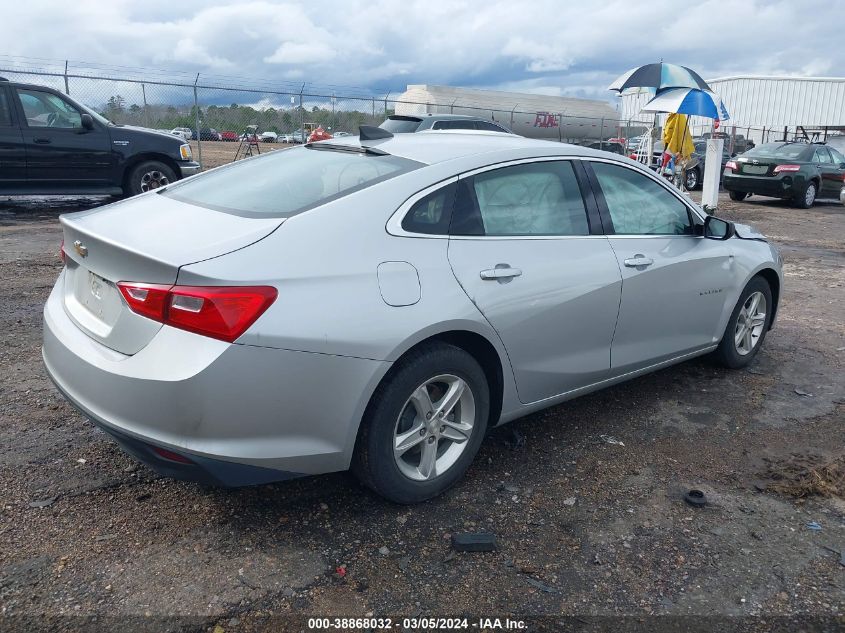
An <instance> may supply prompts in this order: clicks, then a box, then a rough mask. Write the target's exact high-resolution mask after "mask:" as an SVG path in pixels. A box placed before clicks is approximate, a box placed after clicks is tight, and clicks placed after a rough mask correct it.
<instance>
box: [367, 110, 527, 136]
mask: <svg viewBox="0 0 845 633" xmlns="http://www.w3.org/2000/svg"><path fill="white" fill-rule="evenodd" d="M379 127H380V128H382V129H383V130H387V131H388V132H391V133H392V134H403V133H407V132H422V131H423V130H485V131H487V132H504V133H505V134H510V133H511V131H510V130H509V129H507V128H506V127H504V126H503V125H499V124H498V123H496V122H495V121H491V120H489V119H484V118H482V117H476V116H468V115H465V114H423V115H420V116H407V115H402V114H391V115H390V116H389V117H387V120H385V121H384V123H382V124H381V125H380V126H379Z"/></svg>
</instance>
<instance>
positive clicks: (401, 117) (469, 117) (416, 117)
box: [387, 112, 498, 123]
mask: <svg viewBox="0 0 845 633" xmlns="http://www.w3.org/2000/svg"><path fill="white" fill-rule="evenodd" d="M387 118H388V119H393V120H396V121H424V120H426V119H437V120H438V121H490V119H488V118H485V117H483V116H477V115H474V114H434V113H432V112H428V113H426V114H391V115H390V116H388V117H387ZM490 122H491V123H498V122H497V121H490Z"/></svg>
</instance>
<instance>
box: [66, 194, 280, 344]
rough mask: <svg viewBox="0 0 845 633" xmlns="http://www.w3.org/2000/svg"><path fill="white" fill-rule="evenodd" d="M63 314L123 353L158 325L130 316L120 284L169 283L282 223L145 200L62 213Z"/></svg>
mask: <svg viewBox="0 0 845 633" xmlns="http://www.w3.org/2000/svg"><path fill="white" fill-rule="evenodd" d="M60 220H61V223H62V228H63V231H64V251H65V253H66V270H65V285H64V306H65V311H66V312H67V313H68V315H69V316H70V317H71V319H73V320H74V321H75V322H76V324H77V325H78V326H79V327H80V328H81V329H82V330H83V331H84V332H86V333H87V334H88V335H89V336H91V337H92V338H94V339H95V340H97V341H99V342H100V343H102V344H103V345H106V346H107V347H110V348H111V349H114V350H116V351H118V352H121V353H123V354H128V355H131V354H134V353H136V352H138V351H140V350H141V349H142V348H143V347H144V346H145V345H147V343H149V341H150V340H151V339H152V338H153V336H155V334H156V332H158V330H159V329H160V328H161V324H160V323H158V322H156V321H153V320H152V319H148V318H146V317H143V316H140V315H138V314H135V313H134V312H132V311H131V310H130V309H129V307H128V305H127V303H126V301H125V300H124V299H123V297H122V295H121V294H120V291H119V290H118V288H117V283H118V282H120V281H134V282H144V283H151V284H173V283H175V282H176V277H177V274H178V272H179V268H180V267H182V266H185V265H187V264H192V263H196V262H199V261H202V260H205V259H210V258H212V257H217V256H219V255H224V254H226V253H230V252H232V251H235V250H238V249H240V248H243V247H245V246H248V245H249V244H252V243H254V242H257V241H258V240H261V239H263V238H264V237H266V236H267V235H269V234H270V233H272V232H273V231H274V230H275V229H276V228H277V227H278V226H279V225H280V224H281V223H282V222H283V221H284V220H283V219H282V218H271V217H268V218H244V217H241V216H237V215H232V214H228V213H220V212H218V211H214V210H211V209H207V208H204V207H199V206H195V205H191V204H188V203H185V202H180V201H178V200H174V199H172V198H167V197H164V196H159V195H157V194H147V195H142V196H138V197H136V198H133V199H131V200H127V201H124V202H121V203H119V204H115V205H112V206H109V207H105V208H99V209H95V210H92V211H84V212H81V213H74V214H69V215H64V216H62V217H61V219H60Z"/></svg>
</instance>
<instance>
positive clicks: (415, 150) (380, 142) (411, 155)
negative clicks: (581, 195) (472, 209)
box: [321, 130, 619, 165]
mask: <svg viewBox="0 0 845 633" xmlns="http://www.w3.org/2000/svg"><path fill="white" fill-rule="evenodd" d="M321 142H325V143H331V144H334V145H344V146H351V147H356V146H357V147H361V146H364V147H371V148H374V149H378V150H381V151H383V152H386V153H388V154H392V155H394V156H400V157H402V158H408V159H410V160H414V161H417V162H420V163H425V164H427V165H432V164H435V163H441V162H445V161H449V160H456V159H459V158H463V157H466V156H475V155H478V154H490V153H497V152H498V153H503V154H507V153H508V152H519V153H525V152H528V153H534V152H536V155H537V156H555V155H566V156H585V157H589V156H593V157H604V158H607V157H608V156H614V157H616V158H619V156H618V155H616V154H609V153H608V152H602V151H599V150H594V149H590V148H588V147H582V146H580V145H570V144H567V143H558V142H557V141H541V140H536V139H529V138H525V137H524V136H517V135H516V134H507V133H502V132H487V131H481V130H448V131H447V130H437V131H428V130H427V131H425V132H419V133H417V134H395V135H393V136H391V137H388V138H381V139H373V140H365V141H364V142H363V143H362V142H361V140H360V138H359V137H358V136H342V137H340V138H337V139H333V140H331V141H321ZM520 150H521V151H520Z"/></svg>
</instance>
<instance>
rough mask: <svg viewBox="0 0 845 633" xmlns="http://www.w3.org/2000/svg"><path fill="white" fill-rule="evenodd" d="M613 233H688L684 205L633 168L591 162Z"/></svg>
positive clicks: (691, 228)
mask: <svg viewBox="0 0 845 633" xmlns="http://www.w3.org/2000/svg"><path fill="white" fill-rule="evenodd" d="M592 166H593V171H594V172H595V174H596V178H597V179H598V181H599V185H600V186H601V190H602V193H604V199H605V202H606V203H607V210H608V212H609V213H610V219H611V220H612V221H613V229H614V231H615V233H616V234H617V235H692V234H693V233H694V230H693V224H692V220H691V219H690V215H689V211H688V210H687V207H686V205H685V204H684V203H683V202H681V201H680V200H678V199H677V198H676V197H675V196H673V195H672V194H671V193H670V192H669V191H667V190H666V189H665V188H663V187H662V186H660V184H658V183H656V182H654V181H653V180H652V179H651V178H649V177H647V176H645V175H643V174H640V173H637V172H636V171H634V170H633V169H628V168H627V167H620V166H617V165H610V164H608V163H599V162H593V163H592Z"/></svg>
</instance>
